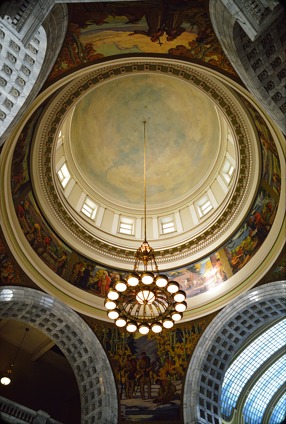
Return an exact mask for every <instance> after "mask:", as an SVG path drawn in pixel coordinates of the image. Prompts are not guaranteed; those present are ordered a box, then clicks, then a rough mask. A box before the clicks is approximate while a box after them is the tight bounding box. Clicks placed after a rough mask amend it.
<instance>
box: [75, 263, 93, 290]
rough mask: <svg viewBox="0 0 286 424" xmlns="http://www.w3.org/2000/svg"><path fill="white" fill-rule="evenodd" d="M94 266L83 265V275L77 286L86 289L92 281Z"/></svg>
mask: <svg viewBox="0 0 286 424" xmlns="http://www.w3.org/2000/svg"><path fill="white" fill-rule="evenodd" d="M91 272H92V266H91V265H90V264H86V263H84V264H83V267H82V269H81V275H80V277H79V279H78V282H77V285H78V287H81V288H82V289H86V288H87V287H88V285H89V282H90V279H91Z"/></svg>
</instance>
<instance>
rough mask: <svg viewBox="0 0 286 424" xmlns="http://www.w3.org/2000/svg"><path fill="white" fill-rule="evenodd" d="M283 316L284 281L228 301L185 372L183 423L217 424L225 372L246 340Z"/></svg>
mask: <svg viewBox="0 0 286 424" xmlns="http://www.w3.org/2000/svg"><path fill="white" fill-rule="evenodd" d="M285 316H286V282H285V281H279V282H273V283H271V284H265V285H263V286H261V287H258V288H255V289H253V290H251V291H249V292H248V293H245V294H243V295H241V296H239V297H237V298H236V299H235V300H234V301H233V302H230V303H229V304H228V305H227V306H226V307H225V308H224V309H223V310H222V311H221V312H220V313H219V314H218V315H217V316H216V317H215V319H214V320H213V321H212V322H211V324H210V325H209V327H208V328H207V329H206V331H205V332H204V334H203V335H202V337H201V339H200V341H199V343H198V345H197V346H196V349H195V351H194V353H193V356H192V358H191V361H190V363H189V366H188V370H187V373H186V380H185V386H184V395H183V415H184V423H185V424H194V423H196V424H205V423H211V424H220V423H221V422H222V419H221V412H220V395H221V391H222V384H223V380H224V376H225V373H226V371H227V369H228V368H229V366H230V365H231V363H232V362H233V358H234V357H235V356H236V355H237V354H238V353H239V352H240V351H241V349H242V347H243V345H244V343H245V342H246V340H247V339H248V338H249V337H250V336H252V335H253V334H254V333H255V332H256V331H258V330H259V329H262V328H263V327H264V328H265V325H267V324H270V323H273V322H277V320H278V319H281V318H284V317H285Z"/></svg>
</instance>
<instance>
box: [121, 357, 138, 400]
mask: <svg viewBox="0 0 286 424" xmlns="http://www.w3.org/2000/svg"><path fill="white" fill-rule="evenodd" d="M124 374H125V392H126V398H127V399H132V398H134V395H135V386H136V375H137V360H136V358H134V357H133V356H132V355H131V354H128V355H127V359H126V362H125V367H124Z"/></svg>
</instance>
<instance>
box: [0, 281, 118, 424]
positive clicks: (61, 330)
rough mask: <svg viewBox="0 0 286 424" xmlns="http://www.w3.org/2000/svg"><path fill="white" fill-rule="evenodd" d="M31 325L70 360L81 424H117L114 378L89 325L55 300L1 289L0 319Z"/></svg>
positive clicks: (36, 293) (27, 290)
mask: <svg viewBox="0 0 286 424" xmlns="http://www.w3.org/2000/svg"><path fill="white" fill-rule="evenodd" d="M9 318H10V319H17V320H20V321H24V322H26V323H29V324H30V325H32V326H34V327H36V328H37V329H39V330H40V331H42V332H44V333H45V334H46V335H48V337H50V338H51V339H52V340H53V341H54V342H55V343H56V344H57V345H58V346H59V347H60V349H61V350H62V352H63V353H64V354H65V356H66V358H67V359H68V361H69V363H70V365H71V367H72V369H73V371H74V373H75V377H76V380H77V383H78V387H79V392H80V398H81V422H82V424H93V423H98V422H100V423H102V424H110V423H112V422H117V421H118V402H116V399H117V391H116V385H115V380H114V376H113V373H112V369H111V366H110V364H109V361H108V358H107V356H106V353H105V352H104V350H103V348H102V346H101V344H100V342H99V340H98V339H97V337H96V336H95V334H94V333H93V332H92V331H91V329H90V328H89V327H88V325H87V324H86V323H85V322H84V321H83V320H82V319H81V318H80V317H79V316H78V315H77V314H76V313H75V312H74V311H73V310H72V309H70V308H69V307H68V306H66V305H65V304H64V303H62V302H60V301H58V300H57V299H55V298H54V297H52V296H50V295H48V294H46V293H42V292H40V291H37V290H34V289H30V288H25V287H7V286H4V287H1V288H0V319H9Z"/></svg>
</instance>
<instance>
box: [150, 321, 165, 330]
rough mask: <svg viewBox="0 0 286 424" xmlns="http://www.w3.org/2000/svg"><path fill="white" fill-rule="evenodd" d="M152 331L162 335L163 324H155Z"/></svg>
mask: <svg viewBox="0 0 286 424" xmlns="http://www.w3.org/2000/svg"><path fill="white" fill-rule="evenodd" d="M151 330H152V331H153V333H161V331H162V330H163V327H162V324H161V323H160V322H155V323H154V324H152V326H151Z"/></svg>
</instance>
